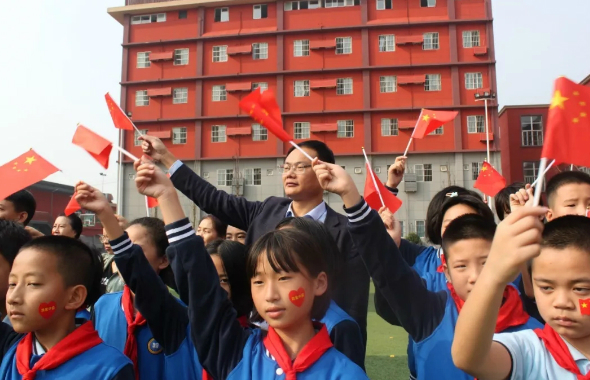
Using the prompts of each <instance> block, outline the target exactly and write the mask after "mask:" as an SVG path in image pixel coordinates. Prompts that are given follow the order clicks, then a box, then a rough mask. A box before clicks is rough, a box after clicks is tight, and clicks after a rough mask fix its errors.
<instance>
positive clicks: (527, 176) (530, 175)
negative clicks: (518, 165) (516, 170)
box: [522, 161, 539, 183]
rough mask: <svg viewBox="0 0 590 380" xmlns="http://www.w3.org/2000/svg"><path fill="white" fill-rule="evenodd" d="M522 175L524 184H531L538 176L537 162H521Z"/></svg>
mask: <svg viewBox="0 0 590 380" xmlns="http://www.w3.org/2000/svg"><path fill="white" fill-rule="evenodd" d="M522 174H523V175H524V183H533V182H535V180H536V179H537V176H538V175H539V162H537V161H532V162H527V161H525V162H523V163H522Z"/></svg>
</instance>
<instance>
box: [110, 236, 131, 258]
mask: <svg viewBox="0 0 590 380" xmlns="http://www.w3.org/2000/svg"><path fill="white" fill-rule="evenodd" d="M131 247H133V243H132V242H131V240H129V239H125V240H123V241H122V242H121V243H119V244H117V245H113V246H111V249H112V250H113V253H114V254H115V255H117V254H119V253H121V252H124V251H126V250H128V249H130V248H131Z"/></svg>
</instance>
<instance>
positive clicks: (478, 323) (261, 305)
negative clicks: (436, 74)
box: [0, 136, 590, 380]
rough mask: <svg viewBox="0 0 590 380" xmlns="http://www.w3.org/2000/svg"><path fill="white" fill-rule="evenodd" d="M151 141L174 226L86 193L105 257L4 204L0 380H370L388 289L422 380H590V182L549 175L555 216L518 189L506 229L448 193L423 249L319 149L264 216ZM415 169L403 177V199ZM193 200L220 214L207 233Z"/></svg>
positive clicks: (512, 192) (392, 319)
mask: <svg viewBox="0 0 590 380" xmlns="http://www.w3.org/2000/svg"><path fill="white" fill-rule="evenodd" d="M141 139H143V145H142V147H143V150H144V152H145V153H146V156H144V157H142V160H141V161H138V162H135V164H134V168H135V170H136V178H135V183H136V187H137V191H138V192H139V193H140V194H142V195H146V196H150V197H153V198H156V199H157V200H158V203H159V207H160V209H161V215H162V219H157V218H151V217H147V218H146V217H144V218H139V219H136V220H133V221H131V222H128V221H127V220H126V219H125V218H124V217H122V216H119V215H115V214H114V212H113V210H112V208H111V207H110V205H109V203H108V201H107V199H106V198H105V197H104V195H103V194H101V193H100V191H98V190H97V189H95V188H93V187H91V186H90V185H88V184H86V183H84V182H79V183H78V184H76V189H75V190H76V195H75V196H76V200H77V201H78V203H79V204H80V205H81V206H82V207H83V208H84V209H86V210H89V211H92V212H94V213H95V214H96V216H97V217H98V218H99V219H100V221H101V223H102V225H103V227H104V234H103V235H104V236H102V237H101V241H102V242H103V244H104V248H105V253H103V254H101V253H99V252H97V251H96V250H93V249H91V248H89V247H88V246H86V245H85V244H84V243H83V242H81V241H80V240H79V237H80V234H81V233H82V223H81V220H80V218H79V217H77V216H76V215H75V214H73V215H70V216H63V215H62V216H59V217H58V218H57V219H56V220H55V224H54V227H53V230H52V235H53V236H41V234H40V233H39V232H38V231H36V230H34V229H32V228H28V227H27V225H28V223H29V222H30V220H31V219H32V217H33V215H34V213H35V208H36V205H35V199H34V198H33V196H32V195H31V194H30V193H29V192H27V191H26V190H22V191H19V192H17V193H15V194H13V195H11V196H10V197H8V198H6V199H4V200H2V201H0V284H2V285H0V294H6V298H5V302H4V303H2V304H1V306H0V311H1V312H2V316H3V318H4V323H0V359H1V364H0V379H28V380H32V379H35V378H39V379H41V378H43V379H70V378H71V379H86V378H87V379H117V380H123V379H125V380H126V379H140V380H149V379H154V380H155V379H199V380H200V379H262V380H264V379H286V380H295V379H299V380H305V379H314V380H317V379H333V380H336V379H341V380H344V379H351V380H352V379H355V380H356V379H366V378H367V375H366V373H365V368H364V358H365V349H366V342H367V338H366V318H367V310H368V304H369V282H370V279H371V278H372V281H373V283H374V285H375V307H376V311H377V314H378V315H379V316H381V317H382V318H383V319H384V320H386V321H387V322H388V323H390V324H393V325H397V326H401V327H402V328H403V329H405V330H406V331H407V333H408V335H409V343H408V366H409V370H410V374H411V378H415V379H453V380H455V379H473V378H477V379H587V378H590V372H589V370H590V361H589V359H588V358H590V233H589V232H590V219H589V218H588V217H587V212H588V209H589V208H590V176H588V175H587V174H585V173H582V172H578V171H564V172H562V173H560V174H557V175H556V176H554V177H553V178H551V180H550V181H549V183H548V184H547V187H546V194H547V198H546V199H547V203H548V204H547V207H533V205H532V202H533V196H532V192H533V189H532V188H530V185H528V184H524V183H516V184H512V185H510V186H508V187H507V188H505V189H504V190H502V191H501V192H500V193H499V194H498V195H497V196H496V197H495V210H496V214H497V215H494V214H493V213H492V211H491V210H490V207H489V206H488V205H487V204H486V203H485V201H484V200H482V196H481V195H479V194H477V193H475V192H473V191H470V190H467V189H465V188H462V187H459V186H449V187H447V188H445V189H443V190H441V191H440V192H438V193H437V194H436V195H435V196H434V197H433V198H432V200H431V202H430V205H429V207H428V210H427V226H426V233H427V238H428V240H429V242H430V243H431V245H430V246H427V247H425V246H421V245H416V244H413V243H411V242H409V241H407V240H405V239H403V238H402V236H401V228H400V224H399V222H398V221H397V220H396V218H395V215H394V214H392V213H391V212H390V211H389V210H388V209H387V208H385V207H384V208H382V209H381V210H378V211H376V210H371V208H370V207H369V206H368V204H367V203H366V202H365V201H364V199H363V198H362V197H361V195H360V193H359V191H358V189H357V188H356V185H355V184H354V181H353V180H352V178H351V177H350V175H348V174H347V173H346V171H345V170H344V169H343V168H342V167H341V166H338V165H336V164H335V158H334V155H333V153H332V151H331V150H330V149H329V148H328V147H327V146H326V145H325V144H324V143H322V142H319V141H313V140H310V141H306V142H304V143H302V144H300V146H301V147H302V149H304V150H305V151H306V153H308V154H309V155H310V156H311V157H316V158H315V159H314V160H313V161H309V159H307V158H306V157H305V156H304V155H303V154H302V153H301V152H300V151H298V150H295V149H291V150H290V151H289V152H288V154H287V156H286V157H285V161H284V164H283V166H281V169H282V170H281V171H282V180H283V185H284V190H285V195H286V197H284V198H281V197H270V198H268V199H266V200H264V201H262V202H260V201H249V200H247V199H245V198H243V197H236V196H233V195H229V194H227V193H225V192H223V191H220V190H218V189H216V188H215V187H214V186H212V185H211V184H209V183H208V182H207V181H205V180H204V179H202V178H201V177H199V176H198V175H197V174H196V173H194V172H193V171H192V170H191V169H190V168H188V167H187V166H186V165H184V164H182V162H181V161H179V160H177V159H176V158H175V157H174V156H173V155H172V154H171V153H170V152H169V151H168V150H167V149H166V147H165V146H164V144H163V143H162V142H161V141H160V140H159V139H157V138H155V137H151V136H143V137H141ZM405 163H406V159H405V157H398V158H397V159H396V161H395V162H394V164H393V165H391V166H390V168H389V170H388V179H387V183H386V185H387V190H388V191H391V192H392V193H394V194H397V186H398V184H399V183H400V182H401V180H402V178H403V174H404V170H405ZM158 164H161V165H162V166H164V169H162V168H161V166H160V165H158ZM164 170H166V171H167V172H168V173H169V174H170V177H168V176H167V175H166V173H165V171H164ZM177 190H178V191H180V192H182V193H183V194H185V195H186V196H187V197H188V198H190V199H191V200H192V201H193V202H194V203H195V204H196V205H197V206H198V207H200V208H201V209H202V210H204V211H205V212H207V213H209V215H207V216H206V217H205V218H203V219H202V220H201V221H200V223H199V224H198V227H197V229H196V231H195V229H194V228H193V226H192V224H191V223H190V222H189V220H188V218H187V217H186V215H185V214H184V212H183V209H182V207H181V205H180V202H179V198H178V193H177ZM325 191H327V192H331V193H334V194H337V195H338V196H340V197H341V198H342V202H343V204H344V212H343V213H342V214H341V213H338V212H336V211H334V210H333V209H332V208H330V206H328V205H327V204H326V203H325V202H324V201H323V196H324V192H325ZM409 207H411V204H410V205H409ZM496 216H497V219H499V220H500V221H501V222H500V223H499V224H498V225H496ZM543 325H544V327H543Z"/></svg>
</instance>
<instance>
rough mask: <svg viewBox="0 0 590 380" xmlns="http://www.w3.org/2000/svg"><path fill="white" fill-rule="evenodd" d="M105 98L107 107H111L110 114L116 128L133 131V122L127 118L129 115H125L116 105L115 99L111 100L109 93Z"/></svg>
mask: <svg viewBox="0 0 590 380" xmlns="http://www.w3.org/2000/svg"><path fill="white" fill-rule="evenodd" d="M104 98H105V99H106V101H107V106H108V107H109V112H110V113H111V118H112V119H113V123H114V124H115V127H117V128H119V129H124V130H126V131H132V130H133V122H132V121H131V119H129V118H128V117H127V115H125V112H123V110H122V109H121V107H119V105H118V104H117V103H115V101H114V100H113V98H111V95H110V94H109V93H108V92H107V93H106V95H105V96H104Z"/></svg>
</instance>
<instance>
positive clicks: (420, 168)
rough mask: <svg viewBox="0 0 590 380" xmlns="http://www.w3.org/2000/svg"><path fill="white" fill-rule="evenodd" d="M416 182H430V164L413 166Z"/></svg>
mask: <svg viewBox="0 0 590 380" xmlns="http://www.w3.org/2000/svg"><path fill="white" fill-rule="evenodd" d="M414 173H416V181H417V182H432V164H414Z"/></svg>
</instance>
